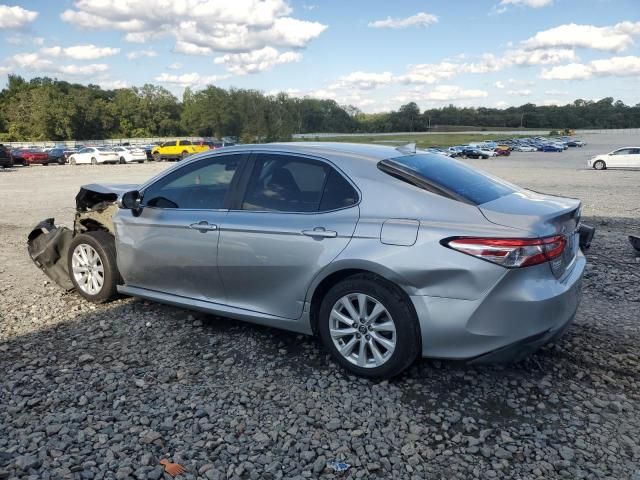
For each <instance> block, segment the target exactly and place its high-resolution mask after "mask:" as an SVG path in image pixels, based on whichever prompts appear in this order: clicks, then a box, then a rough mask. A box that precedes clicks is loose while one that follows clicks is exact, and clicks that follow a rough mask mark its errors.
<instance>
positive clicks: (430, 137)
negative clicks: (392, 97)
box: [298, 133, 539, 148]
mask: <svg viewBox="0 0 640 480" xmlns="http://www.w3.org/2000/svg"><path fill="white" fill-rule="evenodd" d="M536 135H539V134H536ZM525 136H526V135H507V136H506V137H507V138H520V137H525ZM496 138H500V137H499V136H496V134H482V133H477V134H469V133H425V134H423V135H419V134H418V135H385V136H379V135H366V134H364V135H357V136H348V137H345V136H342V137H318V138H313V139H311V138H307V139H300V140H298V141H314V142H315V141H318V142H350V143H378V144H380V145H401V144H403V143H413V142H415V143H416V145H417V146H418V147H420V148H425V147H451V146H454V145H466V144H468V143H473V142H483V141H487V140H494V139H496Z"/></svg>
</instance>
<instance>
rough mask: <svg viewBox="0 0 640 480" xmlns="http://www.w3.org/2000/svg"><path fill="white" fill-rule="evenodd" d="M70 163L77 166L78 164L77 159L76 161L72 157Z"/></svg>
mask: <svg viewBox="0 0 640 480" xmlns="http://www.w3.org/2000/svg"><path fill="white" fill-rule="evenodd" d="M69 163H70V164H71V165H75V164H76V159H75V158H73V157H71V158H70V159H69Z"/></svg>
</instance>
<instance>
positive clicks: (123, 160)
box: [120, 157, 127, 165]
mask: <svg viewBox="0 0 640 480" xmlns="http://www.w3.org/2000/svg"><path fill="white" fill-rule="evenodd" d="M125 163H127V161H126V160H125V159H124V157H120V164H121V165H124V164H125Z"/></svg>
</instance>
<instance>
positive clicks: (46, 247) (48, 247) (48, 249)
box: [27, 218, 74, 290]
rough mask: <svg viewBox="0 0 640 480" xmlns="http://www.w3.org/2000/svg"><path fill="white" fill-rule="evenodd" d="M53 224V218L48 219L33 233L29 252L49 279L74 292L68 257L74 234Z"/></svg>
mask: <svg viewBox="0 0 640 480" xmlns="http://www.w3.org/2000/svg"><path fill="white" fill-rule="evenodd" d="M53 222H54V219H53V218H47V219H46V220H43V221H42V222H40V223H39V224H38V225H37V226H36V228H34V229H33V230H32V231H31V233H30V234H29V237H28V241H27V250H28V252H29V256H30V257H31V260H33V263H35V264H36V266H37V267H38V268H39V269H40V270H42V271H43V272H44V273H45V274H46V275H47V277H49V278H50V279H51V280H53V281H54V282H56V283H57V284H58V285H60V286H61V287H62V288H64V289H65V290H73V288H74V287H73V283H72V282H71V278H70V277H69V269H68V268H67V255H68V252H69V244H70V243H71V240H72V239H73V232H72V231H71V230H69V229H68V228H66V227H56V226H55V224H54V223H53Z"/></svg>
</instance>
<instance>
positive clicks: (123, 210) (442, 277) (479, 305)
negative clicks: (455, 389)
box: [67, 143, 585, 377]
mask: <svg viewBox="0 0 640 480" xmlns="http://www.w3.org/2000/svg"><path fill="white" fill-rule="evenodd" d="M85 191H93V193H94V196H93V197H91V198H94V199H96V201H97V200H100V202H99V205H101V208H104V205H105V201H111V202H116V198H117V203H113V209H112V212H113V213H112V214H111V218H110V219H109V221H108V222H104V224H103V225H101V224H100V223H99V219H98V220H95V221H91V222H84V223H82V225H79V226H77V228H76V229H75V232H74V237H73V240H72V241H71V242H70V245H69V247H68V265H67V268H68V271H69V274H70V276H71V279H72V282H73V285H74V286H75V288H76V290H77V291H78V292H79V293H80V294H81V295H82V296H84V297H85V298H87V299H88V300H91V301H98V302H100V301H106V300H109V299H111V298H113V297H114V296H115V295H116V294H117V293H120V294H125V295H132V296H136V297H141V298H145V299H149V300H153V301H158V302H162V303H167V304H172V305H177V306H181V307H185V308H189V309H195V310H200V311H203V312H211V313H215V314H218V315H222V316H226V317H229V318H235V319H240V320H246V321H250V322H255V323H259V324H263V325H268V326H272V327H277V328H282V329H286V330H291V331H294V332H300V333H305V334H312V335H318V336H319V337H320V339H321V340H322V343H323V344H324V346H325V347H326V348H327V350H328V351H329V352H331V354H332V355H333V356H334V358H335V359H336V361H337V362H338V363H339V364H340V365H342V366H343V367H344V368H346V369H347V370H350V371H351V372H354V373H356V374H358V375H363V376H368V377H390V376H393V375H397V374H398V373H400V372H402V371H403V370H404V369H406V368H407V367H408V366H409V365H411V363H412V362H414V361H415V360H416V358H417V357H419V356H422V357H438V358H447V359H464V360H473V361H503V360H515V359H519V358H521V357H522V356H524V355H526V354H528V353H530V352H532V351H533V350H535V349H537V348H538V347H540V346H541V345H543V344H545V343H547V342H549V341H551V340H553V339H555V338H557V337H559V336H560V335H561V334H562V333H563V332H564V331H565V330H566V329H567V327H568V326H569V325H570V323H571V321H572V319H573V318H574V315H575V313H576V310H577V308H578V303H579V300H580V284H581V278H582V274H583V271H584V268H585V257H584V255H583V254H582V252H581V251H580V248H579V222H580V202H579V201H578V200H575V199H570V198H562V197H557V196H550V195H543V194H540V193H535V192H532V191H529V190H526V189H523V188H520V187H517V186H515V185H512V184H509V183H507V182H505V181H502V180H500V179H497V178H494V177H491V176H489V175H487V174H484V173H481V172H479V171H477V170H475V169H472V168H470V167H469V166H467V165H466V164H464V163H461V162H458V161H456V160H453V159H451V158H447V157H445V156H442V155H435V154H428V153H416V152H415V151H412V150H407V149H404V148H393V147H386V146H373V145H355V144H334V143H290V144H268V145H245V146H236V147H230V148H225V149H223V150H220V151H215V152H214V151H211V152H206V153H203V154H200V155H196V156H194V157H192V158H189V159H188V160H186V161H183V162H180V163H178V164H176V165H175V166H174V167H173V168H170V169H169V170H167V171H164V172H163V173H161V174H160V175H158V176H157V177H155V178H153V179H151V180H149V181H148V182H147V183H145V184H143V185H140V186H129V185H127V186H117V185H116V186H114V185H106V186H105V185H93V186H89V187H85ZM80 197H81V196H79V198H80ZM89 197H90V196H86V195H85V197H83V198H89ZM116 204H117V206H116ZM91 208H92V207H91V205H90V204H88V203H87V204H84V210H83V211H87V210H91ZM103 213H104V212H103ZM103 217H104V215H103ZM79 218H80V217H79ZM101 218H102V217H101Z"/></svg>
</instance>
